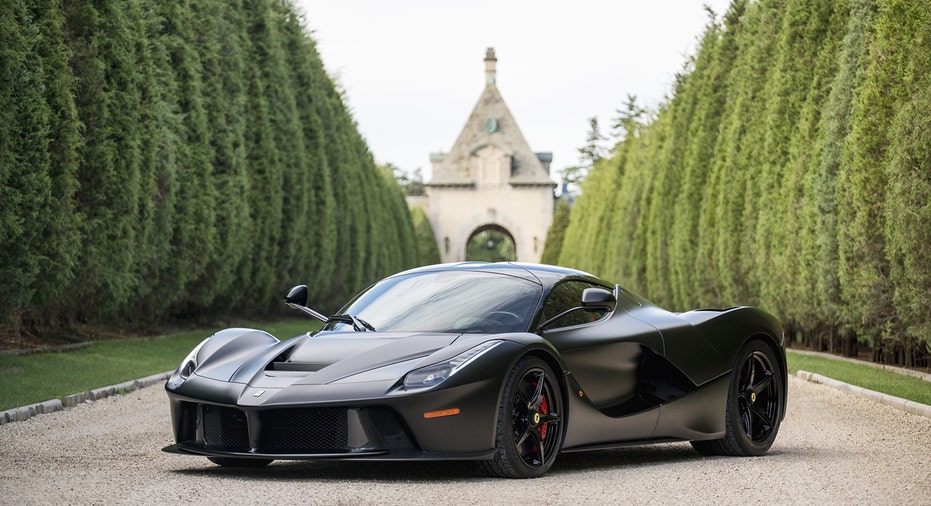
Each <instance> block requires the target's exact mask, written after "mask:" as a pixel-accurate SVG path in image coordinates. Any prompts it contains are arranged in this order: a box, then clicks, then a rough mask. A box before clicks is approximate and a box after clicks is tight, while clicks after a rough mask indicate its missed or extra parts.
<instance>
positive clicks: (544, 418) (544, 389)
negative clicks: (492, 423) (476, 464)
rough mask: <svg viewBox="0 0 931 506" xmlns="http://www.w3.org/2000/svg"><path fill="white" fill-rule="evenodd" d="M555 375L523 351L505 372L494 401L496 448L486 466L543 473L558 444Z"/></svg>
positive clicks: (504, 473) (505, 473) (511, 474)
mask: <svg viewBox="0 0 931 506" xmlns="http://www.w3.org/2000/svg"><path fill="white" fill-rule="evenodd" d="M562 439H563V401H562V389H561V387H560V383H559V379H558V378H557V377H556V376H555V374H553V371H552V369H550V367H549V366H548V365H547V364H546V362H544V361H543V360H541V359H539V358H536V357H524V358H522V359H521V360H520V361H518V362H517V365H515V366H514V368H513V369H512V370H511V372H510V374H508V378H507V381H506V382H505V386H504V394H503V395H502V397H501V404H500V406H499V407H498V424H497V430H496V435H495V454H494V457H493V458H492V460H488V461H485V462H483V465H484V467H485V469H486V470H487V471H488V472H489V473H491V474H492V475H495V476H500V477H503V478H536V477H538V476H542V475H543V474H544V473H545V472H546V471H547V470H549V468H550V466H552V465H553V461H554V460H556V454H557V453H559V449H560V447H561V446H562Z"/></svg>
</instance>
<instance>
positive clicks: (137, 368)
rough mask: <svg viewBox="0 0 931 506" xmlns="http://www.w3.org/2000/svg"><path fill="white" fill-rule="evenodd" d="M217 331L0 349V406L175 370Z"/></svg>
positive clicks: (295, 324) (275, 329)
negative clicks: (26, 351)
mask: <svg viewBox="0 0 931 506" xmlns="http://www.w3.org/2000/svg"><path fill="white" fill-rule="evenodd" d="M243 326H249V327H254V328H259V329H262V330H265V331H267V332H269V333H271V334H272V335H274V336H277V337H278V338H280V339H285V338H289V337H292V336H296V335H298V334H301V333H303V332H306V331H308V330H312V329H318V328H320V324H319V323H318V322H315V321H311V320H288V321H284V322H278V323H268V324H257V323H249V324H246V325H243ZM216 330H219V329H205V330H198V331H192V332H184V333H181V334H175V335H172V336H167V337H159V338H152V339H126V340H118V341H98V342H95V343H93V344H90V345H88V346H85V347H81V348H76V349H71V350H68V351H62V352H53V353H36V354H30V355H7V354H0V411H5V410H7V409H11V408H16V407H19V406H26V405H28V404H35V403H37V402H43V401H47V400H50V399H62V398H63V397H65V396H66V395H71V394H75V393H78V392H85V391H88V390H93V389H95V388H100V387H105V386H108V385H115V384H118V383H123V382H124V381H131V380H134V379H138V378H142V377H145V376H150V375H152V374H158V373H160V372H165V371H171V370H174V369H175V368H176V367H178V365H179V364H180V363H181V360H183V359H184V357H185V356H187V354H188V353H189V352H190V351H191V350H192V349H193V348H194V346H197V344H198V343H200V342H201V341H202V340H203V339H204V338H205V337H207V336H209V335H210V334H212V333H213V332H215V331H216Z"/></svg>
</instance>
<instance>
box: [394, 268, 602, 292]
mask: <svg viewBox="0 0 931 506" xmlns="http://www.w3.org/2000/svg"><path fill="white" fill-rule="evenodd" d="M435 271H474V272H490V273H497V274H505V275H510V276H516V277H520V278H523V279H527V280H528V281H534V282H536V283H540V284H541V285H543V286H545V287H547V288H548V287H550V286H552V285H554V284H556V283H558V282H559V281H560V280H562V279H566V278H576V277H578V278H588V279H592V280H598V281H600V282H601V283H604V284H607V283H605V282H604V281H603V280H600V279H598V278H597V277H595V276H593V275H591V274H589V273H587V272H584V271H580V270H576V269H569V268H567V267H559V266H556V265H546V264H534V263H525V262H495V263H492V262H455V263H446V264H435V265H427V266H424V267H417V268H415V269H410V270H407V271H404V272H400V273H398V274H395V276H400V275H407V274H413V273H417V272H435ZM391 277H394V276H391Z"/></svg>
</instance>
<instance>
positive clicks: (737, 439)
mask: <svg viewBox="0 0 931 506" xmlns="http://www.w3.org/2000/svg"><path fill="white" fill-rule="evenodd" d="M778 364H779V362H778V361H777V360H776V354H775V352H773V350H772V348H770V347H769V346H767V345H766V343H764V342H762V341H750V342H749V343H747V344H746V345H745V346H744V347H743V349H742V350H741V351H740V353H739V354H738V359H737V363H736V367H735V369H734V374H733V376H732V378H731V384H730V388H729V391H728V394H727V407H726V413H725V426H726V433H725V435H724V437H723V438H722V439H717V440H713V441H692V446H693V447H694V448H695V449H696V450H698V451H699V452H700V453H702V454H705V455H736V456H756V455H762V454H764V453H766V451H767V450H769V448H770V446H772V444H773V441H774V440H775V439H776V434H777V433H778V431H779V423H780V421H781V420H782V415H783V412H784V409H785V407H784V406H783V400H784V399H785V388H786V385H785V375H784V373H783V372H782V370H781V369H780V367H779V365H778Z"/></svg>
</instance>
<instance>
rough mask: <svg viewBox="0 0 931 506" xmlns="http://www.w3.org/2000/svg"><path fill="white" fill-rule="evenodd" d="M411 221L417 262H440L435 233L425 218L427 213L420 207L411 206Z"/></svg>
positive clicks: (425, 263)
mask: <svg viewBox="0 0 931 506" xmlns="http://www.w3.org/2000/svg"><path fill="white" fill-rule="evenodd" d="M410 213H411V222H412V223H413V226H414V236H415V238H414V240H415V241H416V244H417V264H418V265H432V264H438V263H440V248H439V245H438V244H437V242H436V234H434V232H433V227H432V226H431V225H430V220H429V218H427V213H425V212H424V210H423V208H421V207H412V208H411V210H410Z"/></svg>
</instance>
